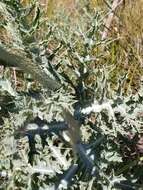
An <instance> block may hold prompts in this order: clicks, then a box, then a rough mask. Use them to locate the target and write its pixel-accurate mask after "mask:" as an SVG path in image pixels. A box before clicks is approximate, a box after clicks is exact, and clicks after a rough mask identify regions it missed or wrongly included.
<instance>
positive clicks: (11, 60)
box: [0, 47, 61, 91]
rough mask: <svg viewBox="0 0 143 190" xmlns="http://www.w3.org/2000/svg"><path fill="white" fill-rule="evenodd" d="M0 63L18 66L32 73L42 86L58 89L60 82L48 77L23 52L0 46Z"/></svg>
mask: <svg viewBox="0 0 143 190" xmlns="http://www.w3.org/2000/svg"><path fill="white" fill-rule="evenodd" d="M0 64H1V65H4V66H8V67H19V68H20V69H21V70H22V71H23V72H26V73H29V74H31V75H32V77H33V79H35V80H37V81H38V82H39V83H40V84H41V85H42V86H43V87H44V88H46V89H49V90H52V91H54V90H58V89H59V88H60V87H61V84H60V83H58V82H57V81H55V80H54V79H52V78H50V77H49V76H48V75H47V74H46V73H45V72H44V71H42V70H41V68H40V67H39V66H38V65H37V64H36V63H34V62H33V61H32V60H31V59H30V58H28V57H27V56H26V54H25V53H23V52H19V53H14V51H12V50H10V51H8V50H6V49H4V48H2V47H0Z"/></svg>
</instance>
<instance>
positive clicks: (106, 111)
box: [0, 0, 143, 190]
mask: <svg viewBox="0 0 143 190" xmlns="http://www.w3.org/2000/svg"><path fill="white" fill-rule="evenodd" d="M87 2H88V1H87ZM87 2H86V1H85V2H84V1H83V2H82V3H79V5H77V12H78V14H79V15H80V16H81V17H80V19H79V18H78V16H77V15H76V14H75V15H72V16H73V17H74V21H73V20H72V19H71V15H65V13H64V10H63V11H62V10H60V11H59V12H57V13H56V15H55V17H53V19H52V20H50V19H48V18H46V16H45V13H44V10H43V9H42V8H41V6H40V4H39V3H38V1H31V3H30V4H28V5H27V6H24V5H23V4H22V3H20V1H17V0H13V1H9V0H2V1H1V2H0V19H1V21H2V22H1V23H0V40H1V41H0V50H1V53H0V65H1V66H0V70H1V73H0V74H1V75H0V77H1V78H0V134H1V135H0V142H1V143H0V144H1V146H0V152H1V153H0V188H1V189H9V190H11V189H21V190H22V189H23V190H25V189H29V190H30V189H33V190H36V189H37V190H45V189H47V190H48V189H59V190H60V189H81V190H82V189H93V190H94V189H99V190H100V189H142V188H143V183H142V181H143V177H142V173H143V167H142V166H143V163H142V158H143V136H142V134H143V106H142V105H143V84H142V78H141V71H138V72H139V76H138V80H139V82H138V83H137V84H136V85H134V86H133V85H132V83H133V77H135V76H133V75H132V76H131V70H125V69H124V65H121V64H122V59H123V58H122V59H121V56H122V54H121V51H125V49H124V47H122V39H120V37H119V38H118V37H117V36H114V35H113V36H114V37H112V36H110V37H108V38H105V39H103V38H102V33H103V31H104V27H105V26H104V20H105V18H106V17H107V15H108V11H107V10H104V11H101V10H100V9H93V8H92V7H90V4H89V3H87ZM109 3H111V2H110V1H109ZM57 18H58V19H57ZM116 24H117V23H116ZM119 24H120V23H119ZM111 33H112V32H111ZM129 48H130V47H129ZM131 49H132V52H131ZM131 49H130V50H129V49H128V50H127V51H126V52H125V53H126V54H128V56H130V54H131V56H130V58H129V59H130V61H131V62H132V61H134V60H135V61H136V62H137V63H138V65H139V66H140V62H139V60H140V55H139V54H135V50H134V49H133V48H131ZM5 51H6V52H7V54H6V55H9V54H10V58H11V59H10V60H8V58H7V59H5V57H3V55H2V52H5ZM129 53H130V54H129ZM13 55H14V56H15V57H14V56H13ZM126 56H127V55H126ZM137 58H138V59H137ZM14 59H15V60H16V61H13V60H14ZM5 60H6V61H5ZM17 60H18V61H17ZM23 60H24V61H23ZM26 61H28V64H27V63H26ZM21 62H22V64H20V63H21ZM14 63H16V65H12V64H14ZM117 65H118V66H117ZM129 80H130V81H131V80H132V82H128V81H129ZM45 81H49V82H51V83H50V84H51V86H50V85H48V84H45V83H46V82H45ZM136 87H137V88H136Z"/></svg>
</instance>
